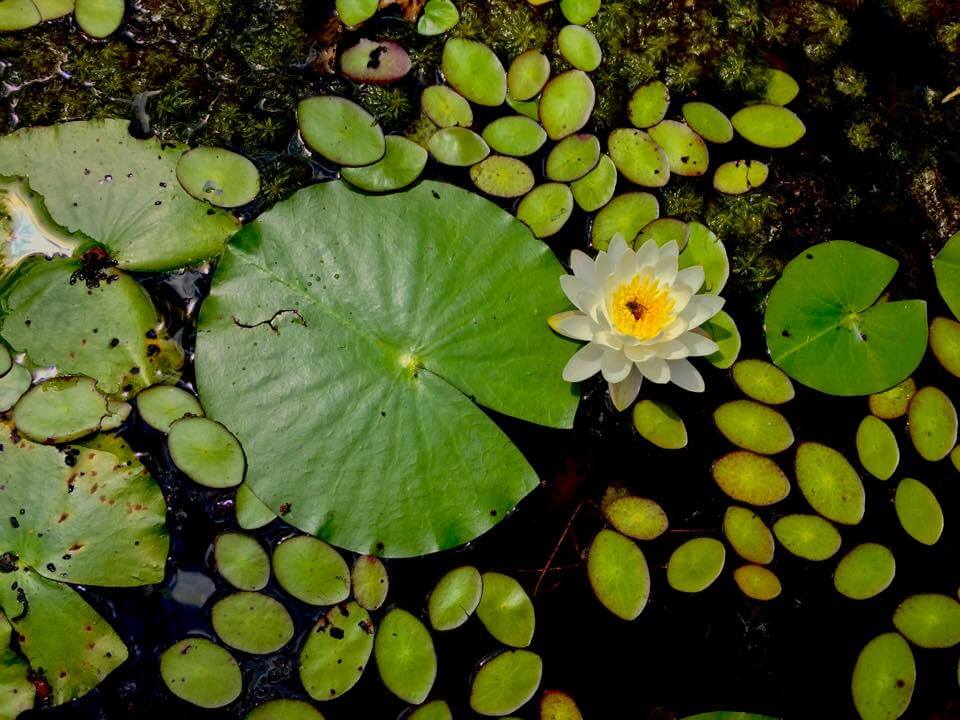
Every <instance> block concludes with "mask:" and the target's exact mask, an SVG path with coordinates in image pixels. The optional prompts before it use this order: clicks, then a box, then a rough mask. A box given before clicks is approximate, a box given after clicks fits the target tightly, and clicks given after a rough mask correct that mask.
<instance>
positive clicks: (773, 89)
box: [763, 68, 800, 105]
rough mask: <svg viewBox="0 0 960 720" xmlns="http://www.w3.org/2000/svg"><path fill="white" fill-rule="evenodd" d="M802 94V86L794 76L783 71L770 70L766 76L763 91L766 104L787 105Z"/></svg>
mask: <svg viewBox="0 0 960 720" xmlns="http://www.w3.org/2000/svg"><path fill="white" fill-rule="evenodd" d="M799 93H800V86H799V85H798V84H797V81H796V80H794V79H793V77H792V76H790V75H789V74H787V73H785V72H784V71H783V70H777V69H776V68H770V69H769V70H767V74H766V85H765V86H764V89H763V99H764V102H768V103H770V104H771V105H786V104H788V103H789V102H790V101H792V100H793V99H794V98H795V97H797V95H798V94H799Z"/></svg>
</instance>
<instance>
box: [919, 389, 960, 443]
mask: <svg viewBox="0 0 960 720" xmlns="http://www.w3.org/2000/svg"><path fill="white" fill-rule="evenodd" d="M907 427H908V428H909V430H910V439H911V440H912V441H913V447H914V448H916V450H917V453H918V454H919V455H920V457H922V458H923V459H924V460H929V461H930V462H937V461H938V460H943V458H945V457H946V456H947V455H949V454H950V451H951V450H952V449H953V446H954V445H956V444H957V409H956V407H955V406H954V404H953V402H952V401H951V400H950V398H949V397H947V394H946V393H945V392H943V391H942V390H940V389H939V388H935V387H933V386H928V387H925V388H921V389H920V390H918V391H917V392H916V394H915V395H914V396H913V398H911V400H910V406H909V408H908V409H907Z"/></svg>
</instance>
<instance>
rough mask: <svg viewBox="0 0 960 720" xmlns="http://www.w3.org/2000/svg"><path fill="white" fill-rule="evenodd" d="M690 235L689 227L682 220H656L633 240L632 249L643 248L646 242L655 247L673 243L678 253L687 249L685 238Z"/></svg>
mask: <svg viewBox="0 0 960 720" xmlns="http://www.w3.org/2000/svg"><path fill="white" fill-rule="evenodd" d="M689 234H690V226H689V225H687V223H685V222H683V221H682V220H677V219H676V218H657V219H656V220H653V221H652V222H650V223H648V224H647V225H645V226H644V228H643V230H641V231H640V234H639V235H637V237H636V238H634V241H633V245H634V247H638V248H639V247H643V244H644V243H645V242H646V241H647V240H653V241H654V242H655V243H656V244H657V245H659V246H660V247H663V246H664V245H666V244H667V243H668V242H675V243H676V244H677V247H678V248H680V252H683V250H684V248H686V247H687V236H688V235H689Z"/></svg>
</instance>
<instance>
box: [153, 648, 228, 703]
mask: <svg viewBox="0 0 960 720" xmlns="http://www.w3.org/2000/svg"><path fill="white" fill-rule="evenodd" d="M160 676H161V677H162V678H163V682H164V683H165V684H166V686H167V687H168V688H169V689H170V692H172V693H173V694H174V695H176V696H177V697H178V698H180V699H181V700H186V701H187V702H188V703H190V704H192V705H196V706H197V707H202V708H205V709H208V710H211V709H213V708H220V707H224V706H225V705H229V704H230V703H232V702H233V701H234V700H236V699H237V698H238V697H240V692H241V691H242V690H243V675H242V674H241V672H240V666H239V665H238V664H237V661H236V660H234V658H233V655H231V654H230V653H229V652H228V651H226V650H224V649H223V648H222V647H220V646H219V645H217V644H215V643H213V642H211V641H210V640H207V639H205V638H187V639H186V640H181V641H180V642H178V643H176V644H174V645H173V646H171V647H169V648H167V649H166V650H165V651H164V652H163V654H162V655H161V656H160Z"/></svg>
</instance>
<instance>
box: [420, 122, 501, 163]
mask: <svg viewBox="0 0 960 720" xmlns="http://www.w3.org/2000/svg"><path fill="white" fill-rule="evenodd" d="M427 147H428V148H429V150H430V154H431V155H433V157H435V158H436V159H437V161H438V162H441V163H443V164H444V165H453V166H454V167H469V166H470V165H474V164H476V163H478V162H480V161H481V160H483V159H484V158H485V157H487V155H489V154H490V147H489V146H488V145H487V143H486V141H485V140H484V139H483V138H482V137H480V136H479V135H477V134H476V133H475V132H474V131H473V130H468V129H467V128H462V127H448V128H441V129H440V130H437V132H435V133H434V134H433V136H432V137H431V138H430V140H429V141H428V143H427Z"/></svg>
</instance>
